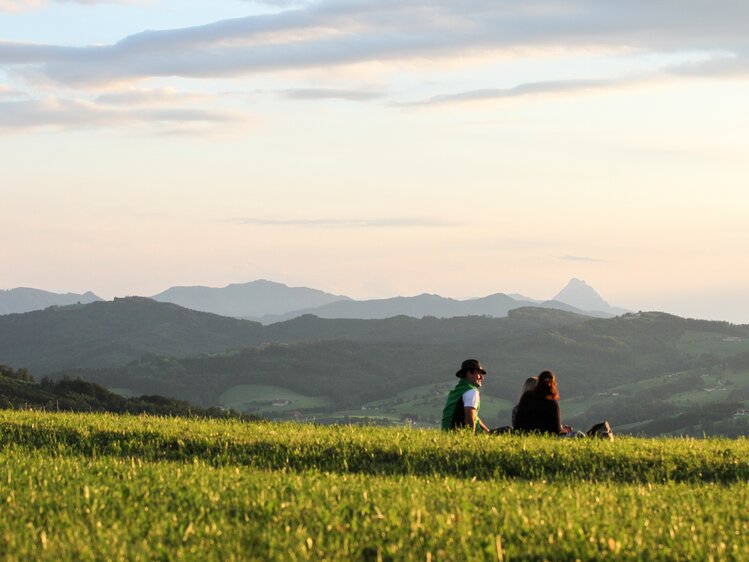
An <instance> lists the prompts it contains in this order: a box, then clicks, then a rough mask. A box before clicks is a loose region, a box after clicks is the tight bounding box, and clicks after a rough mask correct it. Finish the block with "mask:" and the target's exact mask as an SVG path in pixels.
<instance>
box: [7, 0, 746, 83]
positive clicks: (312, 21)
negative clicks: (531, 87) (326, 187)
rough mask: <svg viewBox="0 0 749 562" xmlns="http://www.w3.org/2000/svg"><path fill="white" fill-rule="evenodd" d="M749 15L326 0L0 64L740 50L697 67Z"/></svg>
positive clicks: (226, 69)
mask: <svg viewBox="0 0 749 562" xmlns="http://www.w3.org/2000/svg"><path fill="white" fill-rule="evenodd" d="M0 1H2V0H0ZM5 2H7V0H5ZM747 20H749V2H743V1H740V0H725V1H723V2H720V3H719V4H715V3H708V2H704V1H702V0H661V1H659V2H652V1H651V0H630V1H629V2H621V1H619V0H569V1H566V2H549V0H525V1H523V2H517V0H475V1H472V2H471V3H469V4H466V3H461V2H455V1H454V0H361V1H357V2H350V1H343V0H321V1H320V2H316V3H314V4H308V5H302V7H300V8H297V9H289V10H285V11H282V12H280V13H275V14H267V15H255V16H249V17H244V18H237V19H231V20H224V21H218V22H215V23H210V24H207V25H201V26H195V27H188V28H182V29H172V30H163V31H144V32H142V33H137V34H135V35H131V36H129V37H125V38H124V39H122V40H121V41H119V42H117V43H115V44H112V45H101V46H88V47H69V46H62V45H34V44H23V43H13V42H5V43H0V64H3V65H8V66H21V65H33V66H35V67H36V69H37V70H38V71H39V72H40V73H42V74H43V75H44V76H46V77H47V78H48V79H50V80H52V81H56V82H58V83H61V84H65V85H68V86H74V87H81V86H84V85H95V84H107V83H113V82H114V83H116V82H124V81H134V80H141V79H146V78H150V77H170V76H181V77H193V78H209V77H213V78H215V77H237V76H243V75H250V74H253V73H258V72H269V71H277V70H285V69H306V68H324V67H327V66H330V65H342V64H350V63H363V62H364V63H366V62H382V61H399V60H406V59H409V60H414V59H416V60H419V59H428V60H430V61H436V60H439V59H440V58H444V57H457V56H464V55H467V54H469V55H475V54H481V53H484V54H492V55H496V54H497V53H503V54H505V55H514V56H520V53H522V52H524V50H528V49H549V48H560V47H561V48H566V49H583V48H590V47H595V48H597V49H611V50H621V49H622V48H627V49H633V50H637V51H640V52H645V53H648V52H674V51H692V52H694V51H723V52H726V53H729V54H732V55H733V56H734V57H735V59H734V60H733V62H732V63H731V64H730V65H728V66H729V68H725V67H726V64H727V63H726V60H722V61H720V62H719V63H718V62H716V61H712V62H710V61H708V62H705V63H704V64H703V65H701V67H700V68H695V69H693V72H712V73H717V74H720V73H721V72H732V73H735V72H742V73H744V72H747V70H748V69H749V65H748V64H747V57H746V56H745V53H746V50H747V47H748V45H749V39H748V38H747V34H746V29H745V27H746V26H745V22H746V21H747ZM539 83H540V84H543V82H539ZM494 93H496V92H494ZM516 95H520V92H516Z"/></svg>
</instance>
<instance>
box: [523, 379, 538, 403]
mask: <svg viewBox="0 0 749 562" xmlns="http://www.w3.org/2000/svg"><path fill="white" fill-rule="evenodd" d="M537 384H538V377H528V378H527V379H525V382H524V383H523V386H522V388H521V389H520V398H522V397H523V394H525V393H526V392H533V391H534V390H536V385H537Z"/></svg>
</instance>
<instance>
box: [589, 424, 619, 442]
mask: <svg viewBox="0 0 749 562" xmlns="http://www.w3.org/2000/svg"><path fill="white" fill-rule="evenodd" d="M586 435H587V436H588V437H598V438H599V439H608V440H609V441H613V440H614V431H613V430H612V429H611V425H610V424H609V422H608V420H607V421H602V422H601V423H597V424H596V425H594V426H593V427H591V428H590V429H589V430H588V433H586Z"/></svg>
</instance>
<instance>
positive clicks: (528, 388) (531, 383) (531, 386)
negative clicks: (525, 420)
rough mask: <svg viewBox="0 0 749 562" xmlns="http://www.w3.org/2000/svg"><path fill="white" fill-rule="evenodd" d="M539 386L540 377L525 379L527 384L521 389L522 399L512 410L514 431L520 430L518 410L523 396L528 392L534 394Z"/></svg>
mask: <svg viewBox="0 0 749 562" xmlns="http://www.w3.org/2000/svg"><path fill="white" fill-rule="evenodd" d="M537 384H538V377H528V378H527V379H525V382H524V383H523V387H522V388H521V389H520V399H519V400H518V403H517V404H515V407H514V408H513V409H512V429H518V426H517V417H518V408H519V407H520V400H522V399H523V396H525V393H526V392H532V391H533V390H535V388H536V385H537Z"/></svg>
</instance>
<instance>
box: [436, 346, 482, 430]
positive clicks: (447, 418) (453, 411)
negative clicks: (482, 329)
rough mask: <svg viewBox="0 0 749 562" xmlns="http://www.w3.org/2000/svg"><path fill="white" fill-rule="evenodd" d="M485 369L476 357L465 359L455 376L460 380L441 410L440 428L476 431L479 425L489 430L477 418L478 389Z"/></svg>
mask: <svg viewBox="0 0 749 562" xmlns="http://www.w3.org/2000/svg"><path fill="white" fill-rule="evenodd" d="M485 374H486V371H485V370H484V368H483V367H482V366H481V363H479V362H478V360H477V359H466V360H465V361H463V364H462V365H461V366H460V370H459V371H458V372H457V373H455V376H456V377H458V378H460V381H459V382H458V384H457V385H456V386H455V388H453V389H452V390H451V391H450V394H448V395H447V403H446V404H445V409H444V410H442V429H457V428H461V427H467V428H470V429H471V430H473V432H474V433H475V432H476V428H477V427H480V428H481V429H482V430H483V431H487V432H488V431H489V428H488V427H486V425H485V424H484V422H482V421H481V419H480V418H479V406H481V397H480V395H479V389H480V388H481V384H482V383H483V382H484V375H485Z"/></svg>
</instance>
